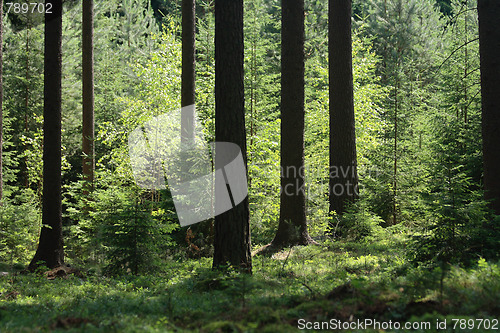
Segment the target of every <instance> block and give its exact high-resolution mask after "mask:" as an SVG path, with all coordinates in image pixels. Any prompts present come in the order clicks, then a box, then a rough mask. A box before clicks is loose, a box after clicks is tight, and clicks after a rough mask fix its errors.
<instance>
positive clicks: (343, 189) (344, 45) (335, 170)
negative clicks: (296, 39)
mask: <svg viewBox="0 0 500 333" xmlns="http://www.w3.org/2000/svg"><path fill="white" fill-rule="evenodd" d="M329 18H330V19H329V47H328V49H329V66H330V67H329V76H330V174H329V178H330V186H329V188H330V211H335V212H337V214H340V215H342V214H343V213H345V211H346V208H347V206H348V204H349V203H351V202H353V201H354V200H355V199H356V198H357V197H358V171H357V157H356V126H355V118H354V97H353V78H352V41H351V0H330V1H329Z"/></svg>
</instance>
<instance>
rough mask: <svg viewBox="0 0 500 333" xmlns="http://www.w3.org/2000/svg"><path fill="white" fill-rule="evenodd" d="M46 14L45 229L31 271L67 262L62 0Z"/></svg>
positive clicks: (43, 228) (56, 1)
mask: <svg viewBox="0 0 500 333" xmlns="http://www.w3.org/2000/svg"><path fill="white" fill-rule="evenodd" d="M51 3H52V5H53V7H52V13H46V14H45V59H44V92H43V98H44V105H43V117H44V121H43V142H44V144H43V199H42V224H43V225H42V230H41V233H40V240H39V243H38V248H37V251H36V253H35V256H34V258H33V260H32V261H31V263H30V265H29V270H31V271H33V270H35V269H36V268H37V267H38V266H39V263H40V262H43V264H44V265H45V266H47V267H48V268H55V267H58V266H61V265H63V264H64V252H63V238H62V212H61V77H62V46H61V45H62V0H52V1H51Z"/></svg>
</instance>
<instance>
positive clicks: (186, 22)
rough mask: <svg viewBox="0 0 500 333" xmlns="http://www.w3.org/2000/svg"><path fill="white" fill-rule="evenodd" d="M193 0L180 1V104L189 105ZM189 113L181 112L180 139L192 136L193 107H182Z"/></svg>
mask: <svg viewBox="0 0 500 333" xmlns="http://www.w3.org/2000/svg"><path fill="white" fill-rule="evenodd" d="M195 29H196V15H195V0H183V1H182V78H181V79H182V86H181V106H182V107H185V106H189V105H193V104H194V103H195V52H196V49H195ZM182 111H183V112H184V111H186V112H188V111H189V113H186V114H183V116H182V120H183V121H184V120H187V121H190V122H186V123H183V124H181V127H182V128H183V129H184V131H183V136H182V137H181V139H183V140H188V139H190V138H193V137H194V129H193V124H194V108H193V109H183V110H182Z"/></svg>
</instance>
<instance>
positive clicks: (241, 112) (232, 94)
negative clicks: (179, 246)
mask: <svg viewBox="0 0 500 333" xmlns="http://www.w3.org/2000/svg"><path fill="white" fill-rule="evenodd" d="M243 55H244V45H243V0H216V1H215V140H216V141H217V142H232V143H235V144H237V145H239V147H240V149H241V152H242V155H243V159H244V161H245V166H246V161H247V149H246V148H247V147H246V132H245V97H244V81H243V79H244V70H243V61H244V59H243ZM215 158H216V159H217V156H216V157H215ZM228 264H229V265H232V266H233V267H234V268H236V269H240V270H242V271H245V272H248V273H251V272H252V256H251V254H250V225H249V209H248V197H246V198H245V200H243V201H242V202H241V203H240V204H238V205H237V206H236V207H234V208H233V209H231V210H229V211H227V212H225V213H223V214H221V215H218V216H216V217H215V241H214V261H213V266H214V268H217V267H223V266H225V265H228Z"/></svg>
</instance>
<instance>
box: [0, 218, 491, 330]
mask: <svg viewBox="0 0 500 333" xmlns="http://www.w3.org/2000/svg"><path fill="white" fill-rule="evenodd" d="M386 231H387V232H386V233H384V237H383V238H382V237H379V238H377V237H371V238H366V239H365V240H363V241H356V242H341V241H333V240H331V239H326V240H324V241H323V242H322V243H321V245H320V246H307V247H305V246H296V247H292V248H288V249H284V250H283V251H282V252H280V253H276V254H275V255H273V256H272V257H264V256H257V257H254V258H253V264H254V274H253V275H252V276H248V275H240V274H238V273H237V272H235V271H232V270H231V269H229V270H228V271H226V272H225V273H221V272H218V271H213V270H212V269H211V259H210V258H200V259H196V260H195V259H184V260H174V259H172V260H171V261H169V262H166V263H165V264H164V265H163V266H161V267H162V268H161V269H160V270H157V271H156V272H154V273H151V274H150V275H142V276H118V277H116V276H115V277H106V276H102V275H100V274H97V273H96V271H95V270H87V271H86V273H84V275H83V276H80V277H78V276H73V275H71V276H68V277H66V278H58V279H55V280H48V279H47V278H46V277H45V276H43V275H35V274H30V275H23V274H16V273H13V272H10V273H9V274H8V275H4V276H1V277H0V332H57V331H61V332H62V331H64V332H66V331H67V332H83V331H84V332H139V331H140V332H174V331H175V332H294V331H297V332H298V331H300V330H299V329H298V320H299V319H304V320H306V321H311V322H313V321H330V320H331V319H337V320H342V321H350V320H357V319H360V320H362V319H365V318H369V319H377V320H380V321H389V320H391V321H393V322H394V321H398V322H406V321H429V322H431V323H435V322H436V319H440V320H444V319H447V320H448V322H450V321H451V319H452V318H490V319H493V318H498V317H499V315H500V306H499V305H498V304H499V302H498V299H499V296H500V268H499V266H498V265H497V264H496V263H493V262H487V261H485V260H483V259H479V260H478V262H477V264H476V265H475V266H474V267H472V268H467V269H464V268H460V267H456V266H451V267H450V268H448V269H447V270H446V271H441V270H440V268H439V267H438V268H435V267H431V268H426V267H424V266H421V267H415V266H414V265H412V264H411V263H409V262H408V259H407V258H408V256H407V255H406V254H405V246H406V244H407V242H408V239H407V236H406V235H404V234H402V233H401V232H400V231H398V230H397V229H393V230H391V229H390V228H387V229H386ZM7 268H9V266H6V265H3V266H1V267H0V270H6V269H7ZM448 326H449V327H448V329H449V330H448V331H450V332H451V331H452V330H451V327H450V325H448ZM364 331H367V332H369V331H370V329H367V330H364ZM371 331H377V330H371ZM436 331H437V330H436ZM443 331H446V330H440V332H443Z"/></svg>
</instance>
